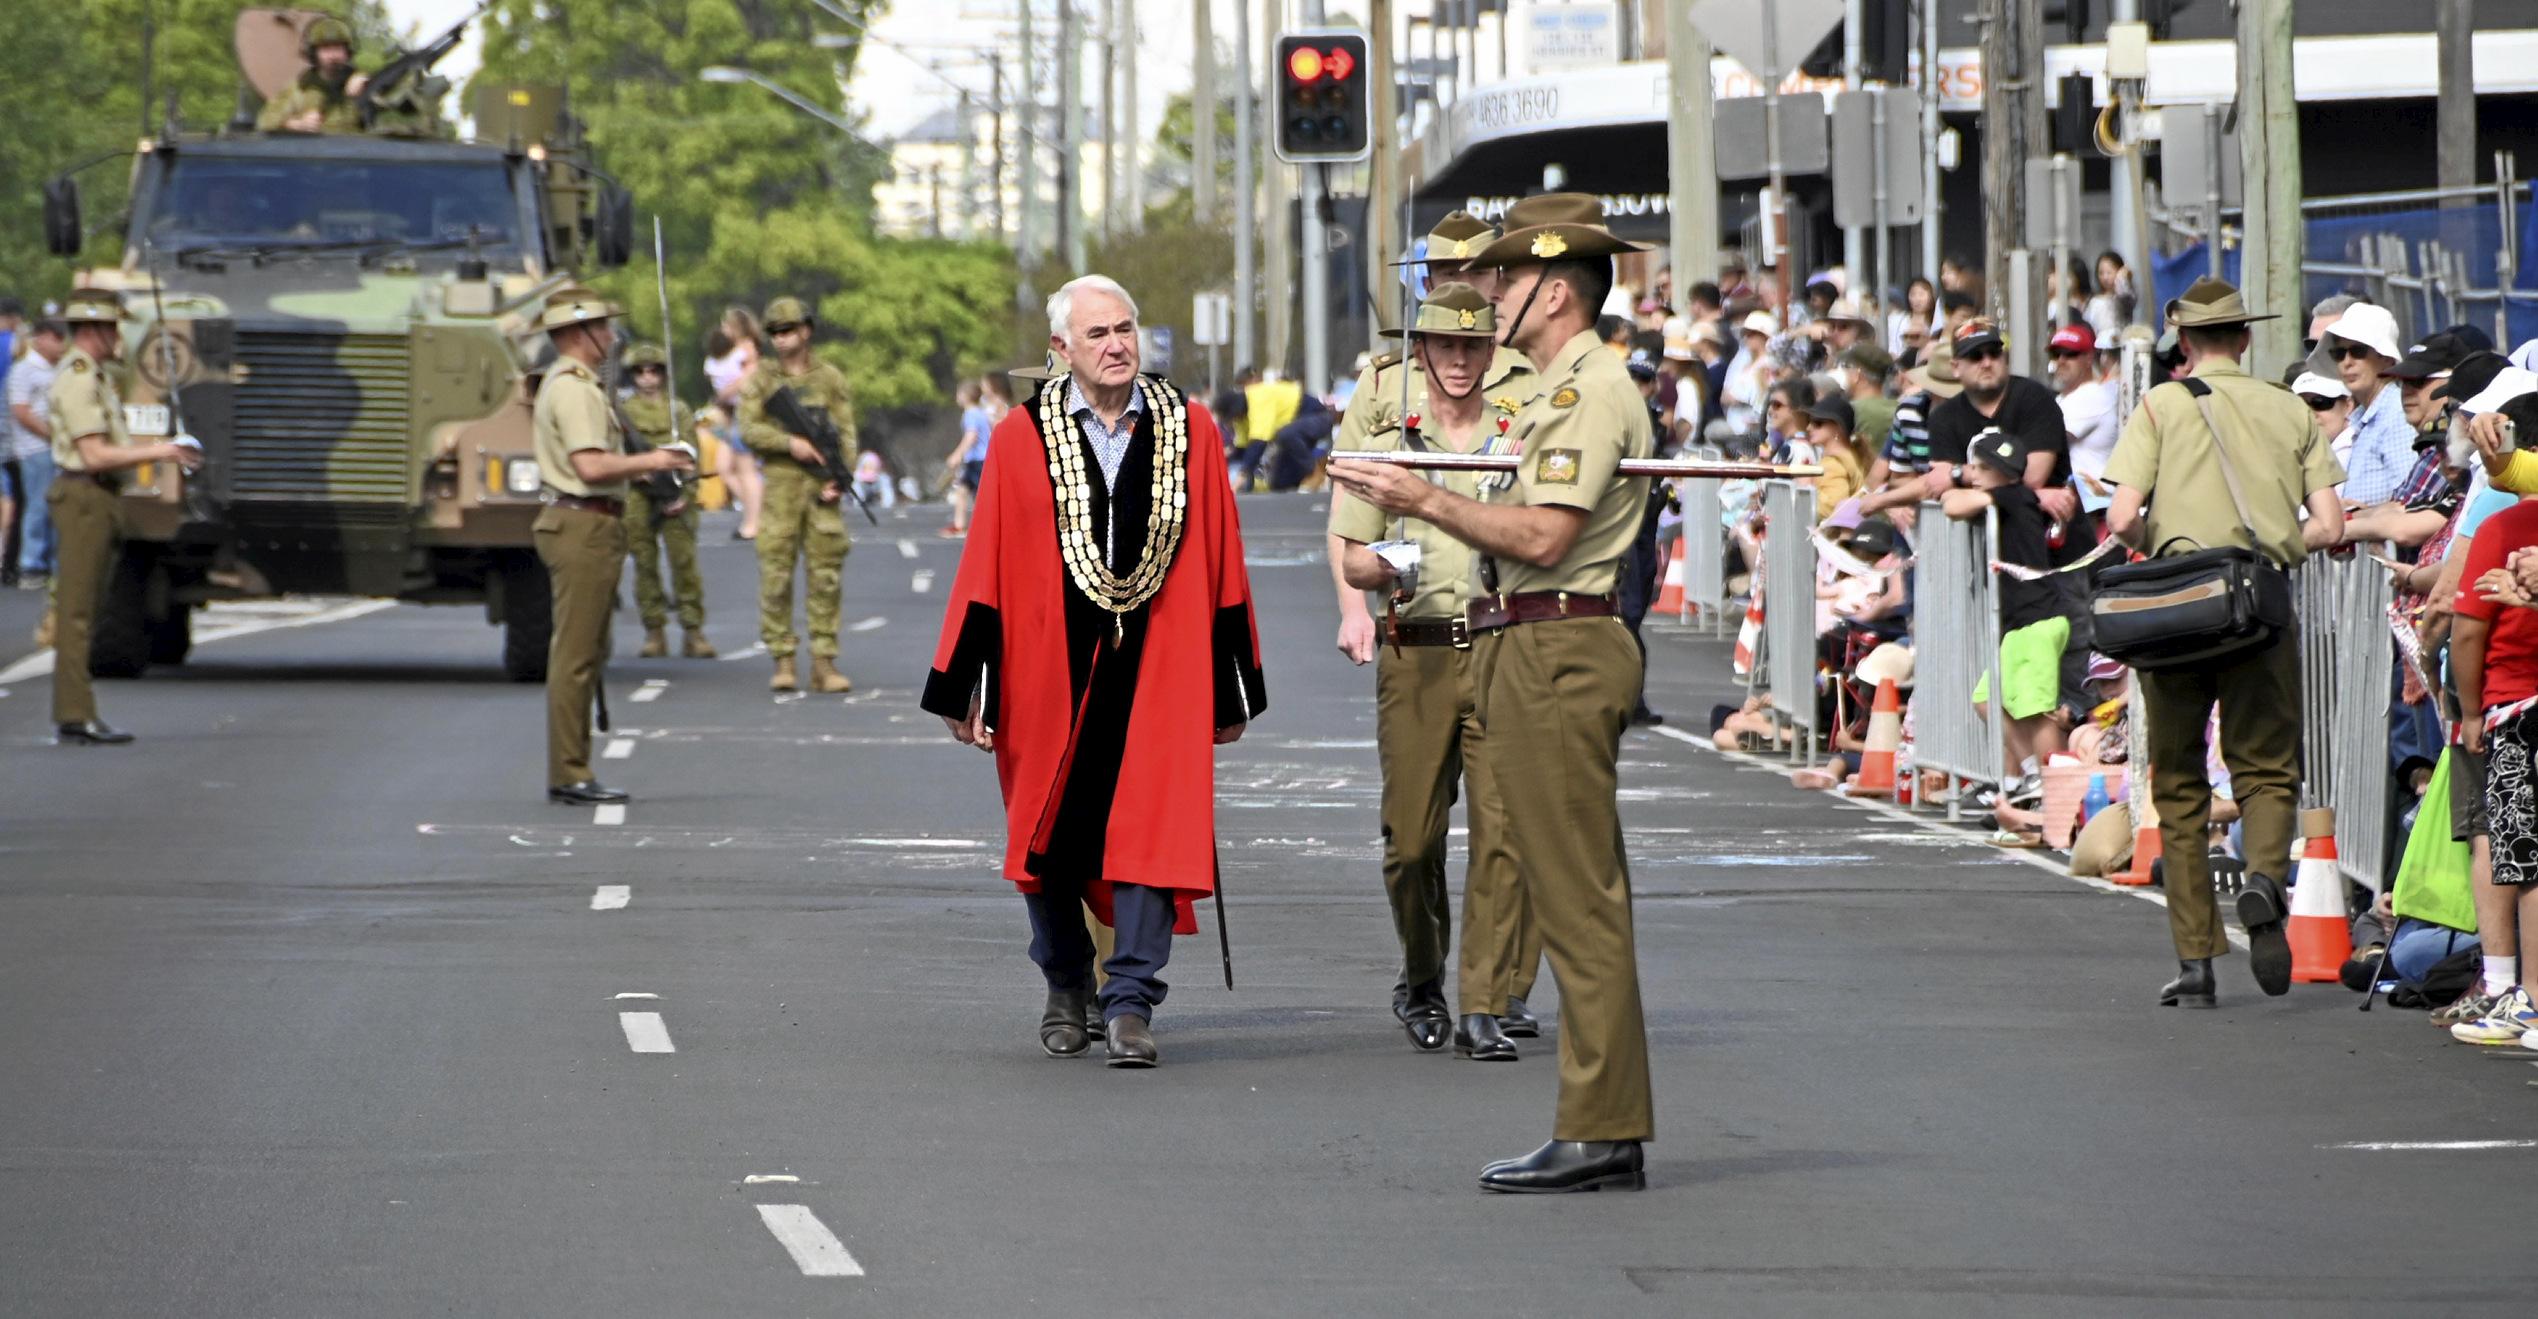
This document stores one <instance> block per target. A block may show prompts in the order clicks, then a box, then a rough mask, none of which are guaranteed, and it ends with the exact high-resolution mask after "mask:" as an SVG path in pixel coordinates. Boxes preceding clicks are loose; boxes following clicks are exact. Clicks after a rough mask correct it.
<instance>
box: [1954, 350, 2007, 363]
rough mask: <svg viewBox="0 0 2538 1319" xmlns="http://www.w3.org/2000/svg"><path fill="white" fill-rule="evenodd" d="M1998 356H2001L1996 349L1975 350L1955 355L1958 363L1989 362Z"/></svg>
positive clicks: (1999, 351)
mask: <svg viewBox="0 0 2538 1319" xmlns="http://www.w3.org/2000/svg"><path fill="white" fill-rule="evenodd" d="M1999 356H2001V350H1999V349H1997V348H1977V349H1975V350H1973V351H1972V352H1965V353H1958V354H1957V355H1956V360H1958V361H1960V362H1989V361H1991V360H1993V359H1995V358H1997V357H1999Z"/></svg>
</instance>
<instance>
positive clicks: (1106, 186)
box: [1101, 0, 1119, 243]
mask: <svg viewBox="0 0 2538 1319" xmlns="http://www.w3.org/2000/svg"><path fill="white" fill-rule="evenodd" d="M1101 46H1102V241H1103V242H1105V243H1107V242H1109V241H1110V240H1111V238H1112V236H1114V235H1116V234H1117V233H1118V232H1119V0H1110V3H1109V4H1108V5H1107V6H1105V7H1104V8H1103V10H1102V33H1101Z"/></svg>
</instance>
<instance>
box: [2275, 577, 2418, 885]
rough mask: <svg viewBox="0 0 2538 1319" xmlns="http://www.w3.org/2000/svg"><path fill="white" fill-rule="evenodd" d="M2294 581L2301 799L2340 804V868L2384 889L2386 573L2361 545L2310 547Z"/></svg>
mask: <svg viewBox="0 0 2538 1319" xmlns="http://www.w3.org/2000/svg"><path fill="white" fill-rule="evenodd" d="M2383 552H2385V549H2384V547H2383ZM2292 582H2293V585H2294V588H2295V590H2296V591H2297V593H2298V607H2299V610H2300V770H2301V786H2300V800H2301V804H2302V805H2303V806H2310V807H2316V806H2325V807H2331V808H2333V810H2334V811H2335V843H2336V846H2335V851H2336V867H2337V868H2338V869H2339V870H2342V871H2343V872H2344V874H2345V875H2346V876H2347V877H2348V878H2350V879H2352V880H2353V881H2354V882H2356V883H2360V884H2365V885H2368V886H2369V887H2370V888H2371V890H2372V891H2373V892H2378V891H2381V890H2383V889H2384V888H2385V887H2386V884H2387V880H2388V874H2387V870H2388V867H2387V864H2386V859H2387V852H2388V833H2389V818H2388V793H2389V784H2390V779H2391V773H2390V769H2389V764H2388V702H2389V696H2388V693H2389V675H2390V674H2391V673H2392V672H2393V671H2394V666H2395V664H2396V658H2397V657H2396V639H2395V637H2394V636H2393V635H2392V634H2391V633H2390V631H2389V628H2388V605H2389V601H2390V599H2391V594H2390V586H2389V581H2388V573H2387V570H2385V569H2383V568H2381V567H2380V566H2379V565H2378V564H2376V563H2373V562H2371V561H2370V559H2369V558H2368V557H2367V556H2365V555H2362V554H2354V555H2351V556H2349V557H2345V558H2335V557H2332V556H2329V555H2325V554H2312V555H2310V556H2309V558H2308V560H2307V561H2306V562H2304V563H2303V564H2301V566H2300V569H2299V571H2298V572H2296V573H2294V574H2293V575H2292Z"/></svg>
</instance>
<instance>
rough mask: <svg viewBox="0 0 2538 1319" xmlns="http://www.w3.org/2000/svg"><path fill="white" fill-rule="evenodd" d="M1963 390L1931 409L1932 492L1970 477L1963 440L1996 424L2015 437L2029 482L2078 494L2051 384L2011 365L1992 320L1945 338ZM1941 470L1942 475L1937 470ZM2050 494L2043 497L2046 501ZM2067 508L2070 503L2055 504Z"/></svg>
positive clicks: (1972, 323)
mask: <svg viewBox="0 0 2538 1319" xmlns="http://www.w3.org/2000/svg"><path fill="white" fill-rule="evenodd" d="M1950 351H1951V352H1952V353H1953V355H1954V359H1955V370H1956V378H1957V380H1958V381H1959V382H1960V383H1961V384H1963V385H1964V387H1965V390H1964V392H1963V393H1961V394H1958V395H1957V396H1956V397H1955V398H1952V399H1949V400H1947V401H1946V402H1944V403H1941V404H1940V405H1939V406H1938V407H1936V408H1933V409H1931V411H1930V470H1931V473H1932V476H1933V478H1934V481H1936V482H1937V483H1936V484H1935V485H1934V487H1933V488H1932V489H1931V491H1930V497H1931V498H1933V499H1935V498H1938V497H1939V494H1940V493H1941V492H1942V491H1944V490H1946V489H1947V488H1948V487H1949V486H1951V485H1959V486H1961V485H1965V484H1968V482H1967V480H1966V479H1965V475H1966V474H1965V472H1964V471H1963V468H1964V466H1965V462H1966V446H1967V445H1968V444H1970V443H1971V442H1972V441H1973V439H1974V437H1975V436H1976V435H1978V434H1980V433H1982V432H1983V431H1985V430H1989V429H1992V428H1994V427H1997V428H1999V429H2000V430H2001V431H2003V432H2005V433H2007V434H2008V435H2009V437H2010V438H2011V439H2013V440H2016V441H2017V442H2018V448H2019V451H2020V452H2022V453H2024V454H2025V455H2026V462H2027V470H2026V472H2025V473H2024V474H2023V475H2024V479H2025V481H2026V484H2027V486H2028V488H2029V489H2032V490H2036V491H2039V492H2042V491H2059V492H2061V494H2062V497H2063V498H2067V499H2071V500H2073V501H2074V503H2076V502H2077V496H2074V495H2071V494H2070V493H2069V490H2068V486H2069V485H2070V481H2071V437H2070V436H2069V434H2067V433H2066V432H2065V431H2064V430H2063V428H2062V404H2061V401H2060V400H2059V399H2057V398H2056V397H2055V396H2054V393H2053V391H2052V390H2051V389H2048V388H2046V387H2045V386H2044V385H2042V384H2039V383H2037V382H2036V381H2033V380H2029V379H2028V378H2026V377H2025V376H2014V375H2011V374H2010V373H2009V357H2008V347H2007V345H2006V344H2005V343H2004V342H2003V341H2002V339H2001V335H2000V329H1999V327H1997V326H1995V325H1993V324H1992V323H1991V322H1990V321H1984V320H1976V321H1968V322H1967V323H1966V324H1965V326H1964V328H1962V329H1960V330H1958V331H1957V334H1956V338H1955V339H1954V340H1952V341H1951V343H1950ZM1942 470H1945V471H1946V476H1945V477H1944V478H1941V477H1940V475H1939V474H1940V473H1941V472H1942ZM2054 502H2055V501H2054V500H2053V499H2052V498H2050V497H2048V499H2047V500H2046V504H2047V506H2048V507H2052V506H2053V504H2054ZM2055 512H2056V513H2057V514H2058V515H2064V516H2067V512H2068V510H2064V509H2055Z"/></svg>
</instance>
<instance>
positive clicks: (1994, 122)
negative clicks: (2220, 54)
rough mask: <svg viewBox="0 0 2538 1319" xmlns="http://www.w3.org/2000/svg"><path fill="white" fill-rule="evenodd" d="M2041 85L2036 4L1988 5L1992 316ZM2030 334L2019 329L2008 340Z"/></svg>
mask: <svg viewBox="0 0 2538 1319" xmlns="http://www.w3.org/2000/svg"><path fill="white" fill-rule="evenodd" d="M2243 59H2244V52H2242V60H2243ZM2043 79H2044V6H2043V0H1989V3H1988V4H1987V5H1986V6H1985V13H1984V23H1983V295H1984V297H1985V299H1986V300H1987V301H1988V302H1989V303H1990V310H1991V312H1992V314H1993V315H1994V316H1999V315H2001V314H2002V313H2003V312H2004V311H2006V309H2007V308H2008V307H2009V306H2010V297H2009V251H2010V249H2011V248H2014V247H2021V246H2024V245H2025V243H2026V238H2027V192H2026V170H2027V161H2028V159H2029V158H2030V157H2033V156H2035V155H2037V154H2038V149H2039V148H2040V147H2041V146H2042V145H2043V144H2044V141H2045V124H2044V81H2043ZM2032 330H2033V327H2031V326H2024V325H2022V326H2017V327H2014V328H2013V330H2012V333H2019V334H2028V333H2032Z"/></svg>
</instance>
